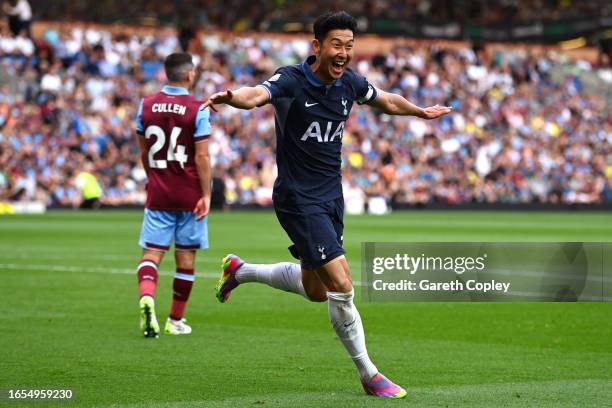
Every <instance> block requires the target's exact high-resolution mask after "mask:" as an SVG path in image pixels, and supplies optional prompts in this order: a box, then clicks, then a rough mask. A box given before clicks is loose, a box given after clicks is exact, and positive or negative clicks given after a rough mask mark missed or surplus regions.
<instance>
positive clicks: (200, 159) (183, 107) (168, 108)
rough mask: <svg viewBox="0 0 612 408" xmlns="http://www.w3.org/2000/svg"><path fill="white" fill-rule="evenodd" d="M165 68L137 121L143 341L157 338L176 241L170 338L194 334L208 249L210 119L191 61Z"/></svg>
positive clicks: (176, 58) (173, 58)
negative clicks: (188, 317)
mask: <svg viewBox="0 0 612 408" xmlns="http://www.w3.org/2000/svg"><path fill="white" fill-rule="evenodd" d="M164 67H165V70H166V77H167V78H168V85H166V86H164V87H163V89H162V90H161V91H160V92H158V93H156V94H154V95H151V96H148V97H145V98H144V99H143V100H142V101H141V102H140V107H139V109H138V116H137V119H136V121H137V124H136V131H137V133H138V135H139V136H138V140H139V142H140V148H141V158H142V163H143V165H144V168H145V170H146V172H147V176H148V184H147V201H146V204H145V211H144V221H143V223H142V231H141V233H140V242H139V244H140V246H141V247H143V248H144V251H143V255H142V260H141V261H140V263H139V264H138V284H139V288H140V318H141V319H140V328H141V330H142V331H143V333H144V335H145V337H158V336H159V324H158V323H157V318H156V316H155V301H154V298H155V290H156V287H157V279H158V274H157V269H158V267H159V264H160V263H161V261H162V259H163V257H164V254H165V251H167V250H168V249H169V248H170V245H171V244H172V241H173V240H174V242H175V252H174V258H175V260H176V274H175V275H174V283H173V290H174V295H173V298H172V308H171V310H170V316H169V317H168V320H167V322H166V326H165V328H164V331H165V332H166V333H167V334H189V333H191V327H190V326H188V325H187V324H185V319H184V318H183V316H184V313H185V307H186V305H187V300H188V299H189V294H190V292H191V287H192V285H193V281H194V277H195V275H194V264H195V256H196V252H195V250H196V249H204V248H208V231H207V219H208V217H207V214H208V209H209V205H210V193H211V192H210V185H211V184H210V157H209V155H208V138H209V136H210V131H211V127H210V122H209V114H210V113H209V110H208V109H206V108H205V107H204V106H203V105H202V102H201V101H198V100H197V99H195V98H193V97H192V96H190V95H189V92H188V89H189V87H190V85H191V84H192V83H193V81H194V78H195V76H196V72H195V69H194V66H193V63H192V61H191V55H189V54H186V53H177V54H171V55H169V56H168V57H167V58H166V60H165V63H164Z"/></svg>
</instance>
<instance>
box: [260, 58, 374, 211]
mask: <svg viewBox="0 0 612 408" xmlns="http://www.w3.org/2000/svg"><path fill="white" fill-rule="evenodd" d="M314 60H315V57H314V56H310V57H308V59H306V61H304V63H303V64H301V65H299V64H298V65H290V66H286V67H281V68H279V69H278V70H277V71H276V72H275V74H274V75H273V76H272V77H271V78H270V79H268V80H267V81H265V82H263V83H261V84H259V85H258V86H262V87H264V88H265V89H266V90H267V91H268V92H269V93H270V102H271V103H272V104H273V105H274V111H275V125H276V126H275V127H276V164H277V166H278V177H277V179H276V182H275V183H274V194H273V199H274V202H275V204H276V205H277V206H278V205H280V206H293V205H300V204H315V203H322V202H326V201H331V200H334V199H336V198H338V197H342V183H341V177H342V174H341V170H340V164H341V160H342V158H341V149H342V133H343V131H344V123H345V121H346V120H347V119H348V115H349V114H350V112H351V108H352V106H353V102H357V103H360V104H361V103H366V102H369V101H372V100H374V99H375V98H376V96H377V92H376V88H374V86H372V85H371V84H370V83H368V81H367V80H366V79H365V78H364V77H362V76H360V75H357V74H356V73H354V72H353V71H352V70H350V69H348V68H347V69H346V70H345V71H344V74H343V75H342V77H341V78H340V79H338V80H336V82H334V84H332V85H325V84H323V83H321V81H319V79H318V78H317V77H316V76H315V75H314V73H313V72H312V70H311V69H310V65H311V64H312V63H313V62H314Z"/></svg>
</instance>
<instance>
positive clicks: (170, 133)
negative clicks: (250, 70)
mask: <svg viewBox="0 0 612 408" xmlns="http://www.w3.org/2000/svg"><path fill="white" fill-rule="evenodd" d="M201 106H202V103H201V102H200V101H198V100H197V99H195V98H194V97H192V96H190V95H189V93H188V92H187V90H186V89H185V88H180V87H171V86H165V87H164V88H163V89H162V91H160V92H158V93H156V94H154V95H150V96H147V97H145V98H144V99H143V100H142V102H141V106H140V109H139V115H138V121H137V122H138V123H137V127H138V129H137V130H138V133H139V134H141V136H140V137H144V140H145V143H146V146H147V152H148V163H149V180H148V185H147V202H146V205H145V206H146V208H150V209H154V210H168V211H191V210H193V208H194V207H195V205H196V203H197V201H198V200H199V199H200V198H201V196H202V189H201V187H200V181H199V177H198V173H197V169H196V164H195V151H196V147H195V145H196V143H198V142H200V141H203V140H206V139H207V138H208V136H209V135H210V124H209V120H208V116H209V113H208V109H201Z"/></svg>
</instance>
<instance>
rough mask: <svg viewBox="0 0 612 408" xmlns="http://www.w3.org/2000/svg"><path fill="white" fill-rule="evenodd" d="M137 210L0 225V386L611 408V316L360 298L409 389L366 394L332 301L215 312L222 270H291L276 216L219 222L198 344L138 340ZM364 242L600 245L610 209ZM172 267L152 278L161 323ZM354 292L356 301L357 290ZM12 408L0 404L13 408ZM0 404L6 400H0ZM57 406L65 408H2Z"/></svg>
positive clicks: (460, 223)
mask: <svg viewBox="0 0 612 408" xmlns="http://www.w3.org/2000/svg"><path fill="white" fill-rule="evenodd" d="M141 219H142V214H141V212H138V211H134V212H93V213H92V212H71V211H69V212H51V213H48V214H46V215H41V216H4V217H0V322H1V328H0V330H1V332H0V389H5V390H6V389H9V388H70V389H73V390H74V392H75V401H73V402H70V403H65V404H69V406H87V407H90V406H91V407H94V406H95V407H98V406H99V407H102V406H104V407H106V406H122V407H123V406H128V407H175V406H181V407H182V406H189V407H191V406H193V407H208V406H220V407H242V406H245V407H260V406H261V407H277V406H278V407H283V406H294V407H303V406H313V407H324V406H333V407H353V406H355V407H366V406H367V407H370V406H385V407H391V406H394V407H399V406H410V407H472V406H474V407H492V406H495V407H526V406H527V407H601V406H610V405H609V404H611V403H612V303H574V304H561V303H514V304H501V303H497V304H491V303H480V304H475V303H472V304H469V303H461V304H460V303H393V304H389V303H384V304H381V303H363V302H361V301H360V300H359V299H357V305H358V307H359V310H360V312H361V315H362V318H363V320H364V324H365V329H366V335H367V341H368V348H369V352H370V355H371V356H372V358H373V360H374V362H375V363H376V364H377V366H378V367H379V368H380V369H381V371H382V372H383V373H385V374H386V375H387V376H389V377H390V378H392V379H394V380H396V381H397V382H398V383H400V384H402V385H403V386H404V387H405V388H407V390H408V397H407V398H406V399H404V400H400V401H389V400H378V399H376V398H373V397H368V396H366V395H364V393H363V391H362V389H361V386H360V384H359V381H358V379H357V375H356V371H355V369H354V367H353V364H352V362H351V361H350V359H349V358H348V357H347V355H346V354H345V351H344V349H343V347H342V345H341V343H340V342H339V341H338V340H337V339H336V338H335V335H334V333H333V331H332V329H331V327H330V324H329V322H328V318H327V306H326V305H325V304H315V303H308V302H306V301H304V300H303V299H302V298H301V297H298V296H296V295H293V294H289V293H283V292H280V291H277V290H273V289H271V288H268V287H266V286H263V285H258V284H248V285H244V286H242V287H240V288H238V289H237V291H236V292H235V293H234V294H233V295H232V298H231V299H230V302H229V303H227V304H223V305H222V304H219V303H217V301H216V299H215V297H214V290H213V287H214V283H215V281H216V276H217V275H218V273H219V264H220V259H221V257H222V256H223V255H224V254H226V253H227V252H235V253H237V254H239V255H241V256H242V257H244V258H245V259H247V260H249V261H253V262H276V261H283V260H290V257H289V253H288V252H287V250H286V247H287V245H288V244H289V242H288V240H287V238H286V236H285V234H284V232H283V231H282V229H281V227H280V226H279V225H278V223H277V221H276V219H275V217H274V215H273V214H272V213H270V212H259V213H242V212H241V213H213V214H212V215H211V218H210V221H209V233H210V241H211V249H210V250H208V251H204V252H200V253H199V255H198V256H199V258H198V262H197V271H198V275H199V276H198V279H197V280H196V284H195V286H194V290H193V292H192V296H191V301H190V304H189V306H188V309H187V317H188V318H189V321H190V323H191V324H192V326H193V329H194V333H193V334H192V335H190V336H184V337H170V336H163V335H162V336H161V337H160V338H159V339H157V340H152V339H144V338H142V337H141V335H140V333H139V330H138V307H137V284H136V277H135V271H134V269H135V266H136V264H137V262H138V260H139V256H140V249H139V247H138V245H137V240H138V234H139V228H140V223H141ZM345 221H346V230H345V242H346V248H347V253H348V258H349V260H350V264H351V266H352V269H353V274H354V276H355V278H356V279H358V278H359V268H360V258H359V257H360V243H361V242H362V241H417V242H419V241H610V240H611V238H612V214H609V213H506V212H405V213H396V214H392V215H389V216H383V217H374V216H348V217H346V220H345ZM172 262H173V259H172V257H168V258H167V259H166V260H165V261H164V263H163V264H162V267H161V271H162V272H161V273H162V275H161V276H160V286H159V290H158V296H157V309H158V310H157V311H158V319H159V320H160V322H163V321H165V319H166V316H167V312H168V309H169V304H170V296H171V294H170V293H171V282H172V278H171V275H172V273H173V264H172ZM358 292H359V291H358ZM5 403H6V402H5ZM2 404H3V402H0V405H2ZM7 405H8V406H14V407H22V406H41V407H42V406H57V405H62V404H61V403H48V404H47V403H38V402H31V403H23V402H22V403H15V402H12V403H7Z"/></svg>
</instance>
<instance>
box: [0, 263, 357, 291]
mask: <svg viewBox="0 0 612 408" xmlns="http://www.w3.org/2000/svg"><path fill="white" fill-rule="evenodd" d="M1 269H10V270H15V271H19V270H28V271H41V272H71V273H108V274H113V275H136V269H135V268H134V269H129V268H103V267H93V268H92V267H81V266H69V265H37V264H11V263H0V270H1ZM158 274H159V275H160V276H174V272H165V271H159V272H158ZM196 276H201V277H204V278H218V277H219V274H217V273H209V272H197V273H196ZM353 286H362V283H361V282H360V281H353Z"/></svg>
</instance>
